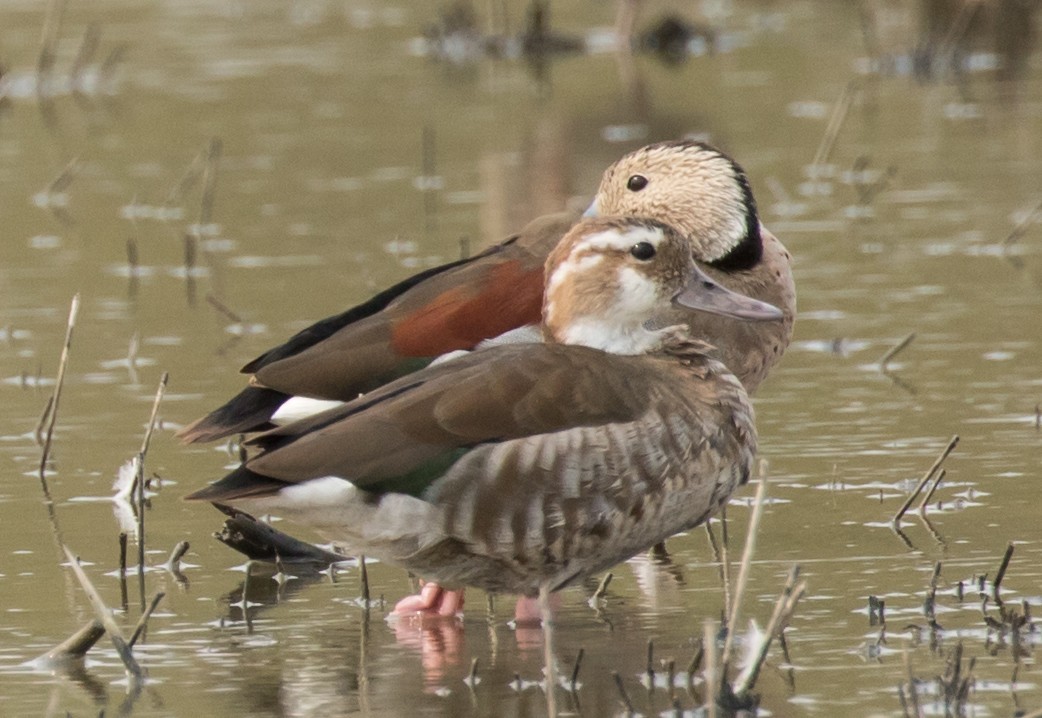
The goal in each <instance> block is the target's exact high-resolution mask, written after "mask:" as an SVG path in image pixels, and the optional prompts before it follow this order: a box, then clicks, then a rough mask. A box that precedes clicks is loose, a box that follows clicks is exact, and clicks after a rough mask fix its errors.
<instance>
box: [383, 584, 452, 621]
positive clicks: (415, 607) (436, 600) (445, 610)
mask: <svg viewBox="0 0 1042 718" xmlns="http://www.w3.org/2000/svg"><path fill="white" fill-rule="evenodd" d="M462 610H463V589H460V590H458V591H449V590H446V589H444V588H442V587H441V586H439V585H438V584H436V583H434V582H428V583H425V584H423V588H421V589H420V593H419V595H417V596H406V597H405V598H403V599H402V600H401V601H399V602H398V603H397V604H395V606H394V611H393V613H394V615H396V616H413V615H416V614H419V615H421V616H442V617H451V616H455V615H456V614H458V613H460V612H461V611H462Z"/></svg>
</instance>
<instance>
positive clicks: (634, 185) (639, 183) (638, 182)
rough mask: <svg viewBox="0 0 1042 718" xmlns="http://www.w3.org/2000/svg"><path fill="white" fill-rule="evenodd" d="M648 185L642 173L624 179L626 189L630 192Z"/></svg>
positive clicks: (637, 190) (638, 190)
mask: <svg viewBox="0 0 1042 718" xmlns="http://www.w3.org/2000/svg"><path fill="white" fill-rule="evenodd" d="M647 186H648V178H647V177H645V176H644V175H633V176H632V177H630V178H629V179H628V180H626V189H628V190H629V191H630V192H640V191H641V190H642V189H644V188H645V187H647Z"/></svg>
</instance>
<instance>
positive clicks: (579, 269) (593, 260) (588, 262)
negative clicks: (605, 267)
mask: <svg viewBox="0 0 1042 718" xmlns="http://www.w3.org/2000/svg"><path fill="white" fill-rule="evenodd" d="M575 255H576V250H574V249H573V250H572V251H571V252H570V253H569V254H568V259H566V260H565V261H563V262H561V263H560V264H559V265H557V267H556V268H555V269H554V271H553V272H552V273H551V274H550V279H548V280H547V282H546V293H547V295H548V296H550V295H553V294H554V292H555V291H556V290H557V289H559V288H560V286H561V285H562V284H565V283H567V282H568V281H570V280H571V277H572V275H573V274H577V273H578V274H581V273H583V272H585V271H587V270H589V269H592V268H593V267H595V266H597V265H598V264H600V263H601V262H603V261H604V255H603V254H583V255H581V256H579V257H578V258H576V257H575Z"/></svg>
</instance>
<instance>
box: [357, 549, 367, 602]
mask: <svg viewBox="0 0 1042 718" xmlns="http://www.w3.org/2000/svg"><path fill="white" fill-rule="evenodd" d="M358 568H359V574H360V575H361V581H362V601H363V602H364V603H365V605H366V606H368V605H369V570H368V569H366V567H365V556H359V557H358Z"/></svg>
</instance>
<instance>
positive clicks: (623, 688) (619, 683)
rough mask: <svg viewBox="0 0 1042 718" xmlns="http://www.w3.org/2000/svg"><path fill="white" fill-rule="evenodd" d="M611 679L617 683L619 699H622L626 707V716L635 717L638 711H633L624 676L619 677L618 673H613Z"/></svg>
mask: <svg viewBox="0 0 1042 718" xmlns="http://www.w3.org/2000/svg"><path fill="white" fill-rule="evenodd" d="M611 677H612V679H613V680H614V681H615V687H616V688H618V689H619V697H620V698H622V704H623V705H624V706H626V715H629V716H632V715H634V714H635V713H636V711H634V710H633V701H631V700H630V695H629V693H627V692H626V686H625V685H624V684H623V682H622V676H620V675H619V672H618V671H612V672H611Z"/></svg>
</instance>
